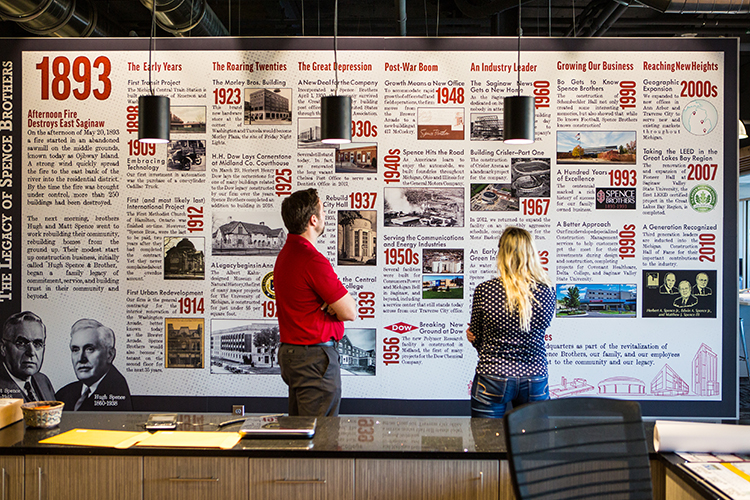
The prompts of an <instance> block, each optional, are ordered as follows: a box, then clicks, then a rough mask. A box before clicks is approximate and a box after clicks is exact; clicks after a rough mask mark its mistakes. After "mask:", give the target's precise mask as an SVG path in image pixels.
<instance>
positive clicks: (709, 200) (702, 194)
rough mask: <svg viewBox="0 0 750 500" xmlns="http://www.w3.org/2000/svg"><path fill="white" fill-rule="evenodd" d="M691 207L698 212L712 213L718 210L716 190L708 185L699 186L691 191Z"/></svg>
mask: <svg viewBox="0 0 750 500" xmlns="http://www.w3.org/2000/svg"><path fill="white" fill-rule="evenodd" d="M689 201H690V206H691V207H693V210H695V211H696V212H710V211H711V210H713V209H714V208H716V203H717V202H718V196H717V195H716V190H715V189H714V188H712V187H711V186H709V185H707V184H698V185H697V186H695V187H694V188H693V189H691V190H690V197H689Z"/></svg>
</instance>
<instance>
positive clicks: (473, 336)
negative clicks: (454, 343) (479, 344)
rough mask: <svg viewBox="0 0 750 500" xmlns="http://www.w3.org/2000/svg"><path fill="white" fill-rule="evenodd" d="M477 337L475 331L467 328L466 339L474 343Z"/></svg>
mask: <svg viewBox="0 0 750 500" xmlns="http://www.w3.org/2000/svg"><path fill="white" fill-rule="evenodd" d="M475 338H476V336H475V335H474V334H473V333H471V330H470V329H468V328H467V329H466V340H468V341H469V342H471V343H472V344H473V343H474V339H475Z"/></svg>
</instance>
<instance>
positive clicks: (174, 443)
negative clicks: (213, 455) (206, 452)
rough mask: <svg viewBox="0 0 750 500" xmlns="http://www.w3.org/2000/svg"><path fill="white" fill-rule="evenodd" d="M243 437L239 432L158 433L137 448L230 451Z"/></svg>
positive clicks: (151, 435) (150, 436) (143, 441)
mask: <svg viewBox="0 0 750 500" xmlns="http://www.w3.org/2000/svg"><path fill="white" fill-rule="evenodd" d="M241 438H242V436H240V434H239V433H238V432H198V431H157V432H155V433H153V434H150V435H149V436H148V437H147V438H146V439H143V440H142V441H139V442H138V444H137V446H163V447H169V448H172V447H179V448H221V449H222V450H228V449H229V448H233V447H234V445H236V444H237V443H238V442H239V441H240V439H241Z"/></svg>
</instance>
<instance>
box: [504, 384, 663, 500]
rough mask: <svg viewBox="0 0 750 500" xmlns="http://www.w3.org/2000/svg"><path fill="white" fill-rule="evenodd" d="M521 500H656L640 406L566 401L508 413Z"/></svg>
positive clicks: (514, 475) (512, 464) (507, 434)
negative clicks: (596, 499) (594, 499)
mask: <svg viewBox="0 0 750 500" xmlns="http://www.w3.org/2000/svg"><path fill="white" fill-rule="evenodd" d="M504 423H505V439H506V442H507V446H508V457H509V461H510V469H511V472H512V481H513V489H514V490H515V494H516V498H517V499H518V500H531V499H534V500H562V499H569V500H572V499H593V498H602V499H604V498H606V499H608V500H618V499H633V500H640V499H646V500H651V499H652V498H653V492H652V487H651V471H650V468H649V456H648V446H647V445H646V436H645V432H644V430H643V421H642V420H641V407H640V405H639V404H638V403H637V402H633V401H622V400H618V399H607V398H563V399H551V400H547V401H540V402H536V403H529V404H526V405H523V406H521V407H519V408H516V409H514V410H513V411H510V412H508V413H506V414H505V417H504Z"/></svg>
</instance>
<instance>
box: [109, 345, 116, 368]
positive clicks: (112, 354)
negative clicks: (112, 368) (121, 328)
mask: <svg viewBox="0 0 750 500" xmlns="http://www.w3.org/2000/svg"><path fill="white" fill-rule="evenodd" d="M116 355H117V350H116V349H115V348H114V347H113V348H112V349H109V350H108V351H107V363H109V364H110V365H111V364H112V362H113V361H114V360H115V356H116Z"/></svg>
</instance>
